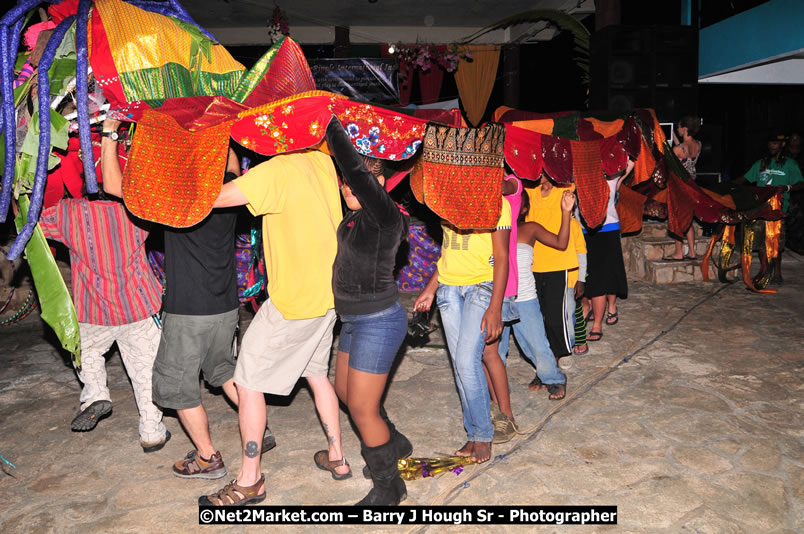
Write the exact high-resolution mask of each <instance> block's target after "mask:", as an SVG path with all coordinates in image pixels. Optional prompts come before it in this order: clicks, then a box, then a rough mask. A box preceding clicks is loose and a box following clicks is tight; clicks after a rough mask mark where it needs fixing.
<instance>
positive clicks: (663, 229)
mask: <svg viewBox="0 0 804 534" xmlns="http://www.w3.org/2000/svg"><path fill="white" fill-rule="evenodd" d="M692 227H693V228H694V229H695V238H696V239H699V238H700V239H705V238H703V237H702V236H703V230H702V228H701V225H700V224H698V222H697V221H692ZM637 235H640V236H643V237H668V236H669V234H668V232H667V222H666V221H651V220H647V221H642V231H641V232H640V233H639V234H637Z"/></svg>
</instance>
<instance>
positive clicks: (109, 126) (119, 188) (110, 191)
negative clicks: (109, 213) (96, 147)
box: [101, 119, 123, 198]
mask: <svg viewBox="0 0 804 534" xmlns="http://www.w3.org/2000/svg"><path fill="white" fill-rule="evenodd" d="M120 124H121V123H120V121H118V120H114V119H106V120H105V121H103V131H104V132H116V131H117V129H118V128H119V127H120ZM101 173H103V191H104V192H105V193H106V194H107V195H112V196H115V197H117V198H123V171H122V170H121V169H120V160H118V159H117V141H113V140H112V139H111V138H109V137H101Z"/></svg>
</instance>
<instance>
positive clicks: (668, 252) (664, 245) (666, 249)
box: [634, 236, 709, 260]
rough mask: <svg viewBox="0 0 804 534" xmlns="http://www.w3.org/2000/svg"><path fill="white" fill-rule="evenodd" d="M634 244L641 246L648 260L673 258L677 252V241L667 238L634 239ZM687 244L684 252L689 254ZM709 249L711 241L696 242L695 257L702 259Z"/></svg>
mask: <svg viewBox="0 0 804 534" xmlns="http://www.w3.org/2000/svg"><path fill="white" fill-rule="evenodd" d="M634 243H635V244H637V246H639V244H641V246H642V248H643V250H644V257H645V259H647V260H660V259H662V258H667V257H669V256H672V255H673V254H674V253H675V250H676V248H675V247H676V241H675V240H673V239H670V238H667V237H639V236H637V237H636V239H634ZM687 248H688V247H687V243H686V241H685V242H684V252H685V253H686V254H689V251H688V250H687ZM708 248H709V240H708V239H706V240H704V239H703V238H702V239H696V240H695V255H696V256H698V257H699V258H702V257H703V255H704V254H706V250H707V249H708Z"/></svg>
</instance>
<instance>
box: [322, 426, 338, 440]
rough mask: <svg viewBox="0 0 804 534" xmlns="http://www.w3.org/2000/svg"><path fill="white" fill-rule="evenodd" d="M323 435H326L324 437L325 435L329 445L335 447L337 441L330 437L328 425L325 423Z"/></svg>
mask: <svg viewBox="0 0 804 534" xmlns="http://www.w3.org/2000/svg"><path fill="white" fill-rule="evenodd" d="M324 433H326V435H327V441H328V442H329V443H330V444H331V445H335V442H336V441H338V440H337V439H335V436H332V435H330V433H329V425H328V424H326V423H324Z"/></svg>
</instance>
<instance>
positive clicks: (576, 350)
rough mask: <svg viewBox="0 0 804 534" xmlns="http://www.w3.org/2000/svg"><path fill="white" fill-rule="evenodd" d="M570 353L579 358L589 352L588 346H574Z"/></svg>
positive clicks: (585, 344)
mask: <svg viewBox="0 0 804 534" xmlns="http://www.w3.org/2000/svg"><path fill="white" fill-rule="evenodd" d="M572 352H574V353H575V354H576V355H577V356H581V355H583V354H586V353H587V352H589V345H588V344H587V343H584V344H583V345H575V346H574V347H573V348H572Z"/></svg>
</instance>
